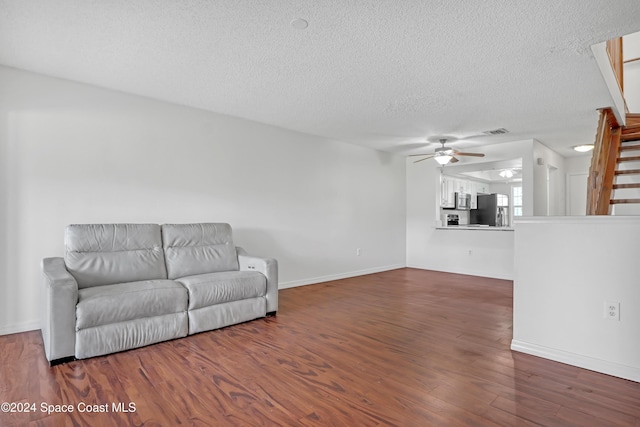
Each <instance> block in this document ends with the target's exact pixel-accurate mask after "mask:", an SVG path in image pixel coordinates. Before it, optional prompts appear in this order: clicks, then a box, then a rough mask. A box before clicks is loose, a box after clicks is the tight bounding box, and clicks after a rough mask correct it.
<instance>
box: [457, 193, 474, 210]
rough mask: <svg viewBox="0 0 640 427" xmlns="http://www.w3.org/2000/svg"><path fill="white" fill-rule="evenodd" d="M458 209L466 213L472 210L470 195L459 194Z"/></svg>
mask: <svg viewBox="0 0 640 427" xmlns="http://www.w3.org/2000/svg"><path fill="white" fill-rule="evenodd" d="M456 207H457V208H458V209H459V210H462V211H466V210H469V209H471V194H469V193H457V196H456Z"/></svg>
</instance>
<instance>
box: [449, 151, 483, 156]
mask: <svg viewBox="0 0 640 427" xmlns="http://www.w3.org/2000/svg"><path fill="white" fill-rule="evenodd" d="M453 154H455V155H456V156H472V157H484V153H462V152H460V151H454V152H453Z"/></svg>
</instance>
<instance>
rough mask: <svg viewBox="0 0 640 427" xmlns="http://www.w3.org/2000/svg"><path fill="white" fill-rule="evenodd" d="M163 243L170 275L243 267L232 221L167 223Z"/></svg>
mask: <svg viewBox="0 0 640 427" xmlns="http://www.w3.org/2000/svg"><path fill="white" fill-rule="evenodd" d="M162 244H163V246H164V256H165V262H166V265H167V275H168V278H169V279H177V278H180V277H186V276H194V275H196V274H205V273H217V272H219V271H233V270H239V269H240V267H239V266H238V254H237V253H236V247H235V246H234V244H233V237H232V232H231V226H230V225H229V224H223V223H215V224H214V223H208V224H164V225H163V226H162Z"/></svg>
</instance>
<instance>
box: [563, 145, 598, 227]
mask: <svg viewBox="0 0 640 427" xmlns="http://www.w3.org/2000/svg"><path fill="white" fill-rule="evenodd" d="M591 155H592V152H589V153H588V154H586V155H581V156H576V157H568V158H566V159H565V160H564V164H565V172H566V176H567V178H566V190H567V197H566V205H565V206H566V208H565V209H566V212H565V213H566V214H567V215H569V216H576V215H586V214H587V182H588V179H589V168H590V167H591Z"/></svg>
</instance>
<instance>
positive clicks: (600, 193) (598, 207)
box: [587, 108, 621, 215]
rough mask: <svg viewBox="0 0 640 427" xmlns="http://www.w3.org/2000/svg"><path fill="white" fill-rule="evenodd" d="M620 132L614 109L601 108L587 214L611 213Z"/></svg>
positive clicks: (591, 169)
mask: <svg viewBox="0 0 640 427" xmlns="http://www.w3.org/2000/svg"><path fill="white" fill-rule="evenodd" d="M620 134H621V130H620V126H618V122H617V120H616V118H615V116H614V114H613V111H612V110H611V109H610V108H605V109H603V110H600V121H599V122H598V132H597V133H596V142H595V145H594V149H593V156H592V158H591V167H590V168H589V181H588V184H587V185H588V187H587V215H609V212H610V200H611V191H612V190H613V181H614V177H615V169H616V161H617V158H618V148H619V146H620Z"/></svg>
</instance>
